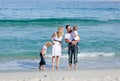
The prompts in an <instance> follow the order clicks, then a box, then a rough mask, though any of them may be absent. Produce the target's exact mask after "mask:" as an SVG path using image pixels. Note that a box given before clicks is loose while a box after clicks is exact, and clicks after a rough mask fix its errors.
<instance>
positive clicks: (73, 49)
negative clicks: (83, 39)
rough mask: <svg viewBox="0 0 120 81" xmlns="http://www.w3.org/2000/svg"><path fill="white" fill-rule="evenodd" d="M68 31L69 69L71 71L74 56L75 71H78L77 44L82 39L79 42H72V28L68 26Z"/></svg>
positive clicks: (66, 39) (66, 35)
mask: <svg viewBox="0 0 120 81" xmlns="http://www.w3.org/2000/svg"><path fill="white" fill-rule="evenodd" d="M66 30H67V33H66V34H65V42H66V43H67V44H68V60H69V65H68V69H71V66H72V58H73V56H74V69H77V56H78V45H77V42H78V41H80V37H79V39H78V40H76V41H74V42H71V41H72V37H71V32H72V30H71V26H70V25H66Z"/></svg>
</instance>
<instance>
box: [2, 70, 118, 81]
mask: <svg viewBox="0 0 120 81" xmlns="http://www.w3.org/2000/svg"><path fill="white" fill-rule="evenodd" d="M0 81H120V69H89V70H88V69H87V70H85V69H84V70H61V71H50V70H46V71H33V72H31V71H30V72H1V73H0Z"/></svg>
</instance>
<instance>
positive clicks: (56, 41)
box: [52, 26, 63, 70]
mask: <svg viewBox="0 0 120 81" xmlns="http://www.w3.org/2000/svg"><path fill="white" fill-rule="evenodd" d="M62 37H63V27H62V26H59V27H58V30H57V31H56V32H54V34H53V35H52V41H53V46H52V70H54V61H55V60H56V69H57V70H58V69H59V58H60V56H61V50H62Z"/></svg>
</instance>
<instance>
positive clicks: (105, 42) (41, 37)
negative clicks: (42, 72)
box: [0, 0, 120, 71]
mask: <svg viewBox="0 0 120 81" xmlns="http://www.w3.org/2000/svg"><path fill="white" fill-rule="evenodd" d="M0 3H1V4H0V60H1V61H0V71H3V70H27V69H29V70H30V69H36V68H37V67H38V63H39V51H40V49H41V47H42V45H43V44H44V43H45V42H47V41H51V35H52V34H53V32H55V31H56V30H57V27H58V26H64V27H65V25H67V24H69V25H71V26H73V25H77V26H78V27H79V29H78V32H79V35H80V37H81V41H80V43H79V47H80V49H79V55H78V56H79V62H78V66H79V68H82V69H84V68H120V2H81V1H40V0H29V1H28V0H26V1H25V0H21V1H19V0H1V1H0ZM64 30H65V28H64ZM64 33H66V31H65V32H64ZM66 47H67V44H66V43H65V41H64V37H63V48H66ZM61 59H62V60H61V62H60V67H61V68H66V67H67V62H68V61H67V60H68V59H67V50H62V57H61ZM46 61H47V68H51V47H50V48H48V52H47V54H46Z"/></svg>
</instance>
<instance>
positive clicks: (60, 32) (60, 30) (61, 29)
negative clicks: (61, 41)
mask: <svg viewBox="0 0 120 81" xmlns="http://www.w3.org/2000/svg"><path fill="white" fill-rule="evenodd" d="M63 33H64V32H63V27H62V26H59V27H58V30H57V36H58V38H59V37H62V36H63Z"/></svg>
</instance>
